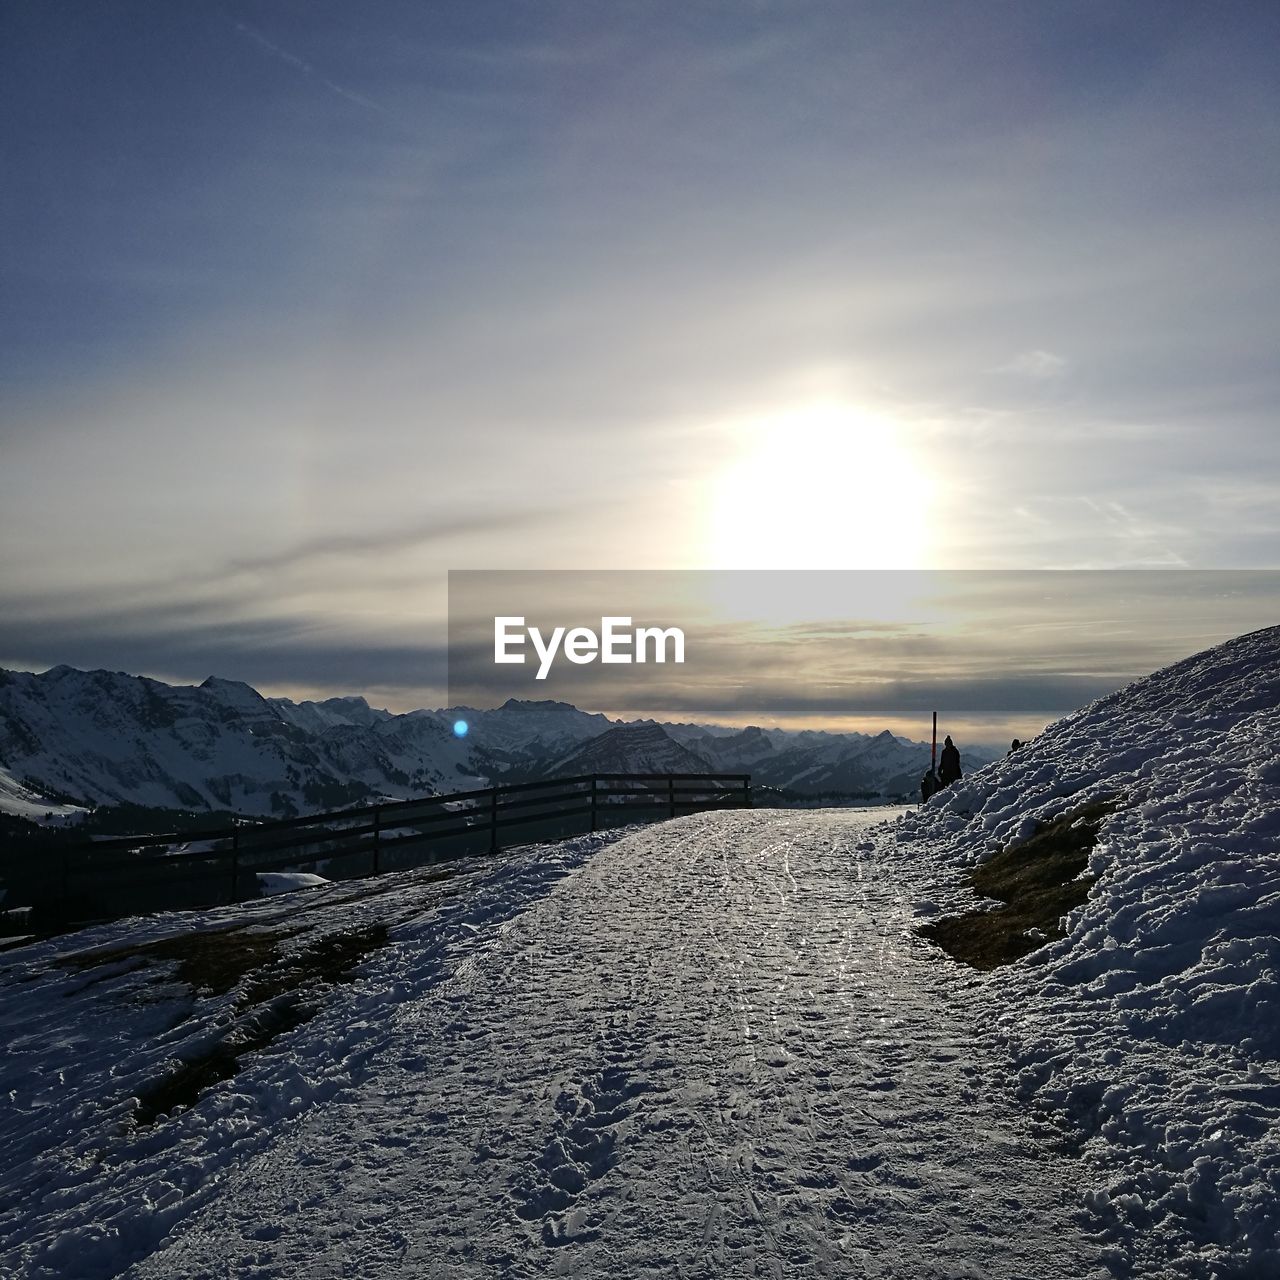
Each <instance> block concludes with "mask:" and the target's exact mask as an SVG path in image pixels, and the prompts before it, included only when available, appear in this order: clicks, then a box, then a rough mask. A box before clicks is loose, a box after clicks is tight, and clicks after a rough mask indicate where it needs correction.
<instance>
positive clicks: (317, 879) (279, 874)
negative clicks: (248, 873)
mask: <svg viewBox="0 0 1280 1280" xmlns="http://www.w3.org/2000/svg"><path fill="white" fill-rule="evenodd" d="M329 883H331V882H330V881H328V880H326V879H325V878H324V876H318V875H314V874H313V873H312V872H310V871H259V872H258V892H259V894H261V896H262V897H264V898H265V897H269V896H270V895H271V894H275V893H293V892H294V891H295V890H297V889H318V888H319V887H320V886H321V885H324V884H329Z"/></svg>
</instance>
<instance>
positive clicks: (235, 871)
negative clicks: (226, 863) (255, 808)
mask: <svg viewBox="0 0 1280 1280" xmlns="http://www.w3.org/2000/svg"><path fill="white" fill-rule="evenodd" d="M231 901H232V902H239V901H240V828H239V827H235V828H233V829H232V832H231Z"/></svg>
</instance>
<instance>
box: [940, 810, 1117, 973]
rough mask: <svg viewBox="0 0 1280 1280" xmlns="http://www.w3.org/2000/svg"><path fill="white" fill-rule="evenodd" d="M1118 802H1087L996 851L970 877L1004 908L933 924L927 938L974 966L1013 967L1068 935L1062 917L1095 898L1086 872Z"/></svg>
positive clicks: (991, 967)
mask: <svg viewBox="0 0 1280 1280" xmlns="http://www.w3.org/2000/svg"><path fill="white" fill-rule="evenodd" d="M1119 803H1120V799H1119V797H1115V796H1112V797H1108V798H1105V799H1102V800H1095V801H1093V802H1091V803H1090V804H1086V805H1082V806H1080V807H1079V808H1078V809H1073V810H1071V811H1070V812H1069V813H1064V814H1063V815H1062V816H1061V817H1058V818H1055V819H1054V820H1053V821H1052V822H1049V823H1047V824H1045V825H1044V826H1042V827H1041V828H1040V829H1039V830H1038V831H1037V832H1036V833H1035V834H1034V835H1033V836H1032V837H1031V838H1030V839H1029V840H1027V841H1025V842H1024V843H1022V844H1020V845H1017V846H1015V847H1014V848H1012V849H1005V850H1004V851H1003V852H1001V853H998V854H996V855H995V857H993V858H991V859H989V860H988V861H987V862H984V863H983V864H982V865H981V866H980V867H977V868H975V869H974V870H973V871H971V872H970V873H969V882H970V884H972V885H973V888H974V889H975V890H976V892H978V893H980V894H982V896H983V897H985V898H996V899H997V900H999V901H1000V902H1003V903H1004V904H1005V905H1004V906H1003V907H996V908H994V909H992V910H988V911H984V910H978V911H968V912H965V913H964V914H963V915H959V916H949V917H947V918H946V919H944V920H936V921H932V922H931V923H929V924H926V925H923V926H922V927H921V929H920V932H921V934H923V935H924V936H925V937H926V938H930V939H932V940H933V941H934V942H936V943H937V944H938V945H939V946H940V947H941V948H942V949H943V950H944V951H945V952H947V954H948V955H950V956H952V957H954V958H955V959H956V960H960V961H962V962H963V963H965V964H968V965H972V966H973V968H975V969H995V968H998V967H999V966H1000V965H1002V964H1010V963H1012V962H1013V961H1014V960H1017V959H1020V958H1021V957H1022V956H1025V955H1027V954H1028V953H1029V952H1031V951H1034V950H1035V949H1036V948H1037V947H1042V946H1044V944H1045V943H1046V942H1051V941H1053V940H1055V939H1057V938H1061V937H1062V936H1063V933H1062V930H1061V928H1060V927H1059V923H1058V922H1059V920H1060V919H1061V917H1062V916H1065V915H1066V914H1067V913H1068V912H1069V911H1070V910H1071V909H1072V908H1073V907H1078V906H1080V904H1081V903H1083V902H1085V901H1086V900H1087V899H1088V897H1089V890H1090V889H1091V888H1092V887H1093V883H1094V882H1093V880H1092V879H1091V878H1089V877H1086V876H1081V874H1080V873H1081V872H1082V871H1084V869H1085V868H1086V867H1087V866H1088V865H1089V854H1090V852H1091V851H1092V849H1093V847H1094V845H1095V844H1096V843H1097V840H1098V830H1099V828H1100V827H1101V826H1102V823H1103V820H1104V819H1105V818H1106V817H1107V816H1108V815H1109V814H1111V813H1114V812H1115V810H1116V808H1117V807H1118V806H1119Z"/></svg>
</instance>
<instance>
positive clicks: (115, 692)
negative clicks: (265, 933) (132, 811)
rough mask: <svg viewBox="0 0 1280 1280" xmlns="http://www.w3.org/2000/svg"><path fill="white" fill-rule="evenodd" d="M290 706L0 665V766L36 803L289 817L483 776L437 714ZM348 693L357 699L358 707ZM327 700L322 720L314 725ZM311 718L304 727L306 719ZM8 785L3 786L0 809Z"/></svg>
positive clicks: (199, 689)
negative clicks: (35, 672) (2, 668)
mask: <svg viewBox="0 0 1280 1280" xmlns="http://www.w3.org/2000/svg"><path fill="white" fill-rule="evenodd" d="M334 701H340V702H341V703H342V704H343V705H344V708H345V714H336V712H335V709H334V707H333V704H332V703H325V704H303V705H302V706H301V707H295V706H293V704H288V703H284V702H282V701H281V700H278V699H271V700H269V699H266V698H264V697H262V696H261V695H260V694H259V693H258V692H257V691H256V690H254V689H252V688H250V686H249V685H247V684H241V683H239V682H236V681H230V680H219V679H214V678H211V679H209V680H206V681H205V682H204V683H203V684H201V685H198V686H189V685H179V686H174V685H167V684H163V683H161V682H160V681H158V680H148V679H145V678H143V677H139V676H130V675H124V674H121V673H118V672H109V671H77V670H75V669H74V668H71V667H65V666H62V667H55V668H53V669H52V670H50V671H46V672H44V673H43V674H42V675H30V674H28V673H25V672H10V671H4V672H0V767H3V768H4V769H5V770H6V771H7V773H8V774H9V775H10V776H11V777H12V779H13V780H14V782H15V783H16V784H17V785H19V786H21V787H23V788H24V789H25V791H26V792H27V793H28V794H27V797H26V799H25V801H24V807H25V808H27V809H29V808H30V806H31V804H32V803H33V802H36V803H38V801H33V797H32V796H31V794H30V793H32V792H35V793H39V799H40V800H49V801H51V802H58V801H71V802H74V803H78V804H86V805H99V804H107V805H110V804H118V803H131V804H138V805H146V806H150V807H155V808H166V809H195V810H214V809H219V810H234V811H235V812H238V813H245V814H254V815H276V816H282V815H289V814H293V813H299V812H306V811H314V810H317V809H323V808H331V807H336V806H339V805H342V804H350V803H355V802H358V801H362V800H367V799H370V798H373V797H376V796H379V795H389V796H397V797H401V796H403V797H407V796H411V795H420V794H423V793H429V792H433V791H440V790H457V789H458V788H459V787H461V786H464V785H468V784H470V785H483V784H482V783H480V782H478V781H476V776H475V774H473V773H472V772H471V770H472V769H473V768H474V767H475V759H474V753H473V752H472V751H471V750H470V749H469V748H468V747H466V746H465V745H463V744H462V743H461V742H459V741H458V739H456V738H455V737H454V735H453V733H452V730H451V728H450V726H449V725H448V724H447V723H446V722H445V721H444V720H443V719H441V718H440V717H439V716H432V715H418V716H412V717H409V716H391V715H389V714H388V713H386V712H383V713H377V712H371V711H370V709H369V707H368V706H367V705H366V704H365V703H364V702H363V700H360V699H343V700H334ZM356 704H358V705H356ZM326 710H327V711H328V713H329V716H328V719H329V722H328V723H327V724H324V725H321V724H320V721H321V718H322V717H323V716H324V715H325V712H326ZM304 726H313V727H304ZM6 794H7V793H6V792H2V791H0V806H4V807H6V808H9V811H13V810H12V807H10V806H7V805H6V804H5V795H6Z"/></svg>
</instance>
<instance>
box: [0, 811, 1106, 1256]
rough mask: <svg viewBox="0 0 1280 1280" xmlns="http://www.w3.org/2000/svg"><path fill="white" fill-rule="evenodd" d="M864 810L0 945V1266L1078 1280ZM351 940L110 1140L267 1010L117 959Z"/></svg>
mask: <svg viewBox="0 0 1280 1280" xmlns="http://www.w3.org/2000/svg"><path fill="white" fill-rule="evenodd" d="M883 817H884V815H883V813H879V814H877V813H875V812H874V811H864V812H859V813H850V812H845V811H821V812H806V813H803V814H784V813H778V812H775V811H759V812H741V811H739V812H722V813H714V814H704V815H696V816H690V817H686V818H681V819H677V820H675V821H672V822H668V823H663V824H660V825H658V826H654V827H650V828H645V829H639V830H633V831H631V832H628V833H625V834H623V835H621V836H620V837H606V836H595V837H586V838H582V839H579V840H574V841H569V842H567V843H565V844H562V845H558V846H546V847H537V848H529V849H524V850H520V851H517V852H515V853H513V854H510V855H504V857H503V858H502V859H501V860H500V861H497V862H487V861H483V860H477V861H471V862H467V863H462V864H457V866H456V867H455V868H453V869H452V872H451V873H450V872H449V871H448V870H447V869H445V868H438V869H425V870H423V871H421V872H417V873H412V874H409V875H406V876H400V877H394V876H393V877H383V878H381V879H378V880H370V881H365V882H362V883H361V884H360V885H359V886H352V885H345V886H344V885H333V886H330V887H328V888H323V887H322V888H318V889H315V890H312V891H311V892H309V893H307V894H306V895H303V896H302V897H300V898H297V899H275V900H273V901H271V902H269V903H261V904H255V905H253V906H250V907H240V908H236V909H235V910H234V911H233V910H231V909H223V910H221V911H212V912H207V913H201V914H199V915H196V916H193V917H179V916H170V917H160V918H157V919H154V920H149V921H145V922H143V921H135V922H133V923H132V924H130V925H127V926H112V927H110V928H100V929H97V930H94V931H90V932H89V933H87V934H84V935H80V936H77V937H74V938H65V939H61V940H56V941H51V942H46V943H43V944H40V945H38V946H34V947H28V948H26V949H25V950H24V951H22V952H16V953H12V954H11V955H9V956H8V957H6V959H7V960H8V965H7V968H6V972H5V979H4V990H3V997H4V1003H3V1008H4V1014H3V1022H4V1027H3V1030H4V1034H5V1037H6V1041H7V1043H8V1045H9V1054H8V1057H7V1061H6V1067H5V1072H4V1079H3V1087H4V1089H5V1090H6V1091H8V1092H9V1096H10V1098H11V1108H10V1111H9V1114H8V1116H7V1117H6V1119H5V1121H4V1126H5V1131H6V1132H5V1134H4V1139H5V1143H6V1146H7V1149H8V1151H9V1152H10V1155H9V1157H8V1159H7V1169H6V1172H5V1176H4V1181H3V1185H2V1187H0V1190H2V1192H3V1195H4V1196H5V1198H6V1200H7V1201H8V1202H9V1203H11V1204H14V1205H15V1206H16V1212H14V1213H13V1214H11V1215H10V1216H9V1218H8V1219H7V1223H6V1226H5V1228H4V1237H3V1239H2V1240H0V1267H4V1268H7V1269H8V1271H9V1272H10V1273H16V1274H21V1275H23V1276H29V1277H53V1276H59V1277H65V1276H84V1277H105V1276H113V1275H118V1274H120V1273H121V1272H123V1271H125V1270H126V1269H128V1273H129V1275H130V1276H132V1277H137V1278H138V1280H142V1278H143V1277H161V1276H164V1277H172V1276H175V1275H181V1276H184V1277H195V1276H205V1275H209V1276H212V1275H219V1276H222V1275H228V1274H233V1275H254V1276H260V1277H268V1276H279V1277H285V1276H290V1277H292V1276H300V1275H307V1276H319V1275H342V1274H359V1275H380V1276H393V1275H400V1274H413V1275H424V1276H426V1275H439V1276H446V1275H447V1276H468V1275H474V1276H491V1275H503V1274H505V1275H511V1276H536V1275H554V1274H565V1273H572V1274H578V1275H584V1276H598V1275H610V1274H612V1275H621V1276H669V1275H674V1274H687V1275H690V1276H707V1277H726V1276H746V1275H755V1274H766V1275H783V1274H785V1275H800V1276H804V1275H812V1276H820V1275H848V1274H858V1275H871V1276H884V1277H890V1276H894V1277H907V1276H910V1277H921V1276H947V1277H961V1276H992V1277H1015V1276H1023V1277H1033V1276H1045V1275H1050V1274H1062V1273H1063V1269H1065V1272H1066V1273H1067V1274H1073V1275H1082V1276H1083V1275H1088V1274H1089V1273H1090V1270H1091V1268H1092V1266H1093V1262H1094V1259H1095V1254H1096V1249H1095V1248H1094V1246H1093V1245H1092V1244H1091V1243H1090V1241H1089V1239H1088V1238H1087V1236H1086V1235H1085V1233H1084V1232H1083V1230H1082V1228H1081V1225H1080V1220H1081V1219H1082V1217H1083V1216H1085V1215H1083V1213H1082V1211H1081V1209H1080V1206H1079V1205H1078V1203H1077V1201H1076V1197H1075V1196H1074V1195H1073V1193H1072V1188H1073V1187H1074V1185H1075V1182H1076V1180H1077V1169H1076V1165H1075V1162H1074V1161H1073V1160H1072V1159H1071V1158H1070V1157H1067V1156H1061V1155H1057V1154H1054V1153H1053V1152H1051V1151H1048V1150H1046V1149H1044V1148H1043V1146H1041V1145H1039V1144H1037V1143H1036V1142H1035V1140H1034V1139H1033V1137H1032V1136H1031V1134H1030V1131H1029V1124H1028V1117H1027V1116H1026V1115H1025V1114H1024V1113H1023V1112H1022V1110H1021V1109H1020V1108H1019V1106H1018V1105H1017V1103H1016V1102H1015V1101H1014V1100H1013V1099H1011V1098H1010V1097H1008V1096H1005V1095H1004V1094H1002V1093H1001V1092H1000V1090H998V1089H996V1088H994V1087H993V1085H992V1081H993V1079H994V1078H995V1077H996V1075H997V1069H998V1061H997V1059H998V1052H997V1050H996V1048H995V1046H993V1045H991V1044H990V1043H988V1042H987V1041H985V1040H984V1039H983V1038H982V1037H981V1036H980V1034H979V1032H978V1029H977V1024H976V1023H975V1021H974V1019H973V1016H972V1005H973V1001H974V998H975V985H976V984H975V979H974V978H973V977H972V976H971V975H969V974H967V973H964V972H961V971H959V970H957V969H955V968H954V967H951V966H942V965H939V964H938V963H937V961H936V956H935V954H934V953H933V951H932V948H931V947H930V945H929V944H927V943H925V942H923V941H922V940H921V939H919V938H918V937H916V936H915V935H914V934H913V932H912V930H911V927H910V926H911V923H912V907H911V904H912V901H913V899H914V897H916V896H918V893H919V889H918V888H917V889H916V890H910V889H909V888H908V887H907V886H908V885H909V883H910V881H911V880H912V878H913V877H915V878H919V877H920V876H921V874H922V871H923V869H922V868H915V869H913V868H911V867H910V866H909V865H907V864H903V863H897V862H895V861H892V859H893V858H894V854H893V845H892V842H888V843H887V844H886V845H884V846H883V849H882V848H881V846H879V845H877V843H876V842H875V840H874V839H873V838H872V832H873V828H874V824H875V823H876V822H877V821H882V820H883ZM887 858H888V859H890V861H886V859H887ZM286 902H289V903H291V905H290V907H289V909H288V911H287V913H284V914H282V913H281V906H282V905H283V904H284V903H286ZM375 923H384V924H386V925H387V926H388V938H387V941H386V943H385V945H382V946H379V947H375V948H374V949H372V950H370V951H369V953H368V954H367V955H366V956H365V957H364V958H363V959H362V961H361V963H360V964H359V966H358V968H357V969H356V970H355V972H354V975H353V980H352V981H350V982H349V983H347V984H345V985H341V986H336V987H331V988H326V989H324V990H321V989H319V988H317V989H316V991H315V992H314V993H312V994H311V995H308V996H306V997H305V998H306V999H307V1000H308V1001H311V1002H313V1003H314V1004H315V1006H316V1012H315V1013H314V1016H312V1017H311V1018H310V1019H309V1020H308V1021H306V1022H304V1023H302V1024H301V1025H298V1026H297V1027H295V1028H293V1029H291V1030H288V1031H285V1032H284V1033H283V1034H281V1035H280V1036H279V1037H278V1038H277V1039H275V1040H274V1041H273V1042H271V1043H270V1044H269V1045H267V1046H265V1047H263V1048H262V1049H260V1050H258V1051H256V1052H253V1053H250V1054H246V1055H245V1057H244V1060H243V1062H242V1063H241V1066H240V1069H239V1071H238V1072H236V1073H235V1074H234V1075H233V1076H231V1077H230V1078H228V1079H225V1080H221V1081H218V1082H216V1083H214V1084H212V1085H211V1086H210V1087H209V1088H208V1089H207V1090H206V1091H205V1092H204V1093H202V1094H201V1095H200V1096H199V1097H198V1098H197V1099H196V1100H195V1101H194V1103H193V1105H191V1106H190V1108H189V1109H187V1110H182V1111H180V1112H179V1113H178V1114H175V1115H170V1116H167V1117H165V1116H161V1117H159V1118H156V1119H154V1121H153V1122H152V1123H145V1124H144V1123H143V1122H142V1121H141V1120H140V1119H139V1115H140V1112H143V1111H144V1109H145V1108H144V1106H143V1105H140V1103H139V1098H140V1097H141V1098H143V1100H144V1103H145V1098H146V1095H147V1092H148V1089H149V1087H151V1086H154V1085H155V1084H156V1082H157V1081H158V1080H163V1079H165V1078H172V1074H173V1071H174V1067H175V1064H176V1061H177V1060H180V1059H185V1060H188V1061H190V1060H192V1059H195V1058H197V1057H199V1056H200V1055H201V1054H202V1053H203V1054H206V1055H207V1054H208V1053H209V1052H210V1050H211V1048H212V1047H213V1046H214V1045H215V1044H216V1043H217V1041H218V1040H219V1039H220V1038H221V1039H223V1040H230V1041H231V1043H233V1044H234V1043H237V1040H236V1037H237V1036H239V1037H240V1038H241V1039H243V1038H245V1037H246V1036H247V1035H249V1032H247V1031H246V1030H245V1029H244V1027H243V1026H242V1025H241V1024H243V1023H245V1022H246V1021H249V1022H252V1021H253V1020H255V1019H257V1020H258V1022H259V1023H260V1021H261V1019H262V1018H263V1017H264V1016H266V1013H267V1012H268V1011H269V1009H270V1008H271V1007H272V1006H271V1004H270V1001H271V1000H275V1001H279V1000H281V999H283V998H284V997H283V996H281V995H272V996H269V997H266V999H267V1003H266V1004H265V1005H264V1004H256V1005H255V1004H252V1003H251V1002H250V1001H249V1000H248V998H247V997H246V996H245V989H246V986H249V987H252V986H253V983H254V979H253V978H252V977H250V978H246V979H245V980H243V981H242V982H241V984H240V986H239V987H237V988H233V989H230V990H227V991H223V992H222V993H221V994H209V995H195V994H193V993H192V991H191V989H190V988H189V987H187V986H185V985H183V984H182V983H181V982H179V981H178V980H177V975H176V964H177V961H176V959H174V958H173V957H174V956H175V955H176V954H178V953H179V952H181V953H188V952H190V951H191V949H192V948H191V945H190V941H189V940H188V939H184V940H183V941H182V942H181V943H180V944H178V947H177V949H176V950H174V951H170V952H167V953H165V954H166V955H168V956H169V958H168V959H165V960H161V959H160V958H158V957H156V956H155V955H152V956H150V957H148V958H146V959H142V958H140V957H139V954H138V952H139V948H140V947H143V948H145V946H146V944H148V943H150V942H153V941H161V942H162V941H163V940H164V939H166V938H168V939H172V938H173V937H174V935H175V933H176V932H178V931H179V930H181V931H188V930H190V929H192V928H195V929H198V930H200V931H203V932H205V933H207V932H208V931H211V930H215V929H218V928H224V927H225V926H227V925H232V924H234V925H237V926H240V929H241V933H242V935H244V936H243V937H242V938H241V941H245V940H246V939H253V938H257V939H258V943H257V945H259V946H265V943H263V942H262V939H263V938H264V937H275V942H274V943H273V945H274V946H276V947H278V948H280V949H281V950H282V951H283V953H284V959H287V958H288V956H290V955H295V956H296V955H300V954H302V953H304V952H305V951H306V949H307V947H308V946H309V945H311V944H312V943H314V941H315V939H316V938H317V937H318V936H321V935H325V936H328V937H330V938H332V937H336V936H339V935H343V934H345V935H347V936H354V935H355V934H357V933H358V932H359V931H360V930H361V929H366V930H367V929H368V928H369V927H370V926H371V925H373V924H375ZM276 935H282V936H279V937H276ZM122 943H127V947H126V948H125V953H122V952H121V944H122ZM237 945H239V943H237ZM144 955H145V952H144ZM282 962H283V961H277V962H275V963H282ZM257 981H258V985H260V986H261V985H263V980H262V979H258V980H257ZM144 1118H145V1119H149V1118H150V1117H149V1116H145V1115H144Z"/></svg>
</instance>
